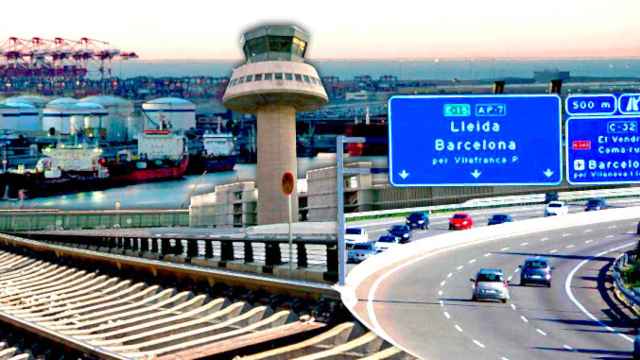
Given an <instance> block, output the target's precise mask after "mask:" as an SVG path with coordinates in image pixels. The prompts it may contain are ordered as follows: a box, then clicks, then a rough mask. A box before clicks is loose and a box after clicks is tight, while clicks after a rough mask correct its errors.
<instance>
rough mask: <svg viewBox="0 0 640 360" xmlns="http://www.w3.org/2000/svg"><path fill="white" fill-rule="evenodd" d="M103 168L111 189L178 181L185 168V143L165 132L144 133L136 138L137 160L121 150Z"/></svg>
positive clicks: (186, 160)
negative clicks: (106, 171)
mask: <svg viewBox="0 0 640 360" xmlns="http://www.w3.org/2000/svg"><path fill="white" fill-rule="evenodd" d="M105 166H106V168H107V169H108V171H109V182H110V183H111V184H112V186H122V185H129V184H136V183H141V182H151V181H164V180H176V179H180V178H182V177H183V176H184V174H185V173H186V171H187V167H188V166H189V156H188V152H187V148H186V139H185V137H184V136H182V135H177V134H172V133H171V132H170V131H169V130H145V131H144V132H143V133H142V134H141V135H140V136H139V137H138V154H137V156H134V154H133V153H132V152H131V151H129V150H122V151H120V152H118V153H117V155H116V158H115V159H114V160H111V161H107V162H106V164H105Z"/></svg>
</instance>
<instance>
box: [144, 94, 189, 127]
mask: <svg viewBox="0 0 640 360" xmlns="http://www.w3.org/2000/svg"><path fill="white" fill-rule="evenodd" d="M142 111H143V113H144V115H145V129H159V128H167V129H170V130H172V131H174V132H182V131H185V130H189V129H192V128H195V127H196V105H195V104H194V103H192V102H191V101H189V100H185V99H180V98H172V97H166V98H159V99H155V100H151V101H147V102H146V103H144V104H142ZM163 123H164V126H163V125H162V124H163Z"/></svg>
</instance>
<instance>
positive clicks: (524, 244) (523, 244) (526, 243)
mask: <svg viewBox="0 0 640 360" xmlns="http://www.w3.org/2000/svg"><path fill="white" fill-rule="evenodd" d="M527 245H529V243H528V242H526V241H525V242H523V243H521V244H520V246H527Z"/></svg>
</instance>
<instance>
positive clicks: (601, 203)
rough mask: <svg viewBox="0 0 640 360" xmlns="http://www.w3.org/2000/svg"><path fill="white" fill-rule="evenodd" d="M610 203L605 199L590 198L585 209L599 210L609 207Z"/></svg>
mask: <svg viewBox="0 0 640 360" xmlns="http://www.w3.org/2000/svg"><path fill="white" fill-rule="evenodd" d="M608 207H609V205H608V204H607V201H606V200H605V199H599V198H597V199H589V200H587V205H585V207H584V211H598V210H604V209H606V208H608Z"/></svg>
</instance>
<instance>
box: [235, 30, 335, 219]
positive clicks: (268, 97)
mask: <svg viewBox="0 0 640 360" xmlns="http://www.w3.org/2000/svg"><path fill="white" fill-rule="evenodd" d="M308 39H309V36H308V34H307V33H306V32H305V31H304V30H302V29H300V28H299V27H297V26H289V25H266V26H260V27H258V28H255V29H252V30H250V31H248V32H246V33H245V34H244V36H243V39H242V42H243V44H242V45H243V46H242V48H243V51H244V54H245V58H246V63H245V64H243V65H241V66H239V67H237V68H235V69H234V70H233V74H232V75H231V79H230V80H229V85H228V86H227V89H226V91H225V94H224V97H223V102H224V105H225V106H226V107H227V108H229V109H231V110H233V111H238V112H242V113H250V114H255V115H256V118H257V123H258V144H257V147H258V149H257V151H258V171H257V179H256V183H257V186H258V223H259V224H261V225H264V224H274V223H285V222H287V221H288V214H287V211H288V204H287V198H286V196H284V195H283V194H282V191H281V189H280V187H281V178H282V175H283V174H284V173H285V172H287V171H290V172H292V173H293V174H297V173H298V171H297V170H298V169H297V157H296V112H297V111H309V110H314V109H317V108H318V107H320V106H322V105H324V104H326V103H327V101H328V98H327V94H326V92H325V90H324V87H323V86H322V82H321V81H320V77H319V76H318V72H317V71H316V69H315V68H314V67H313V66H311V65H309V64H307V63H305V62H304V55H305V53H306V51H307V43H308ZM292 196H293V209H292V211H294V217H293V218H294V219H297V213H298V197H297V193H296V190H294V193H293V195H292Z"/></svg>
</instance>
